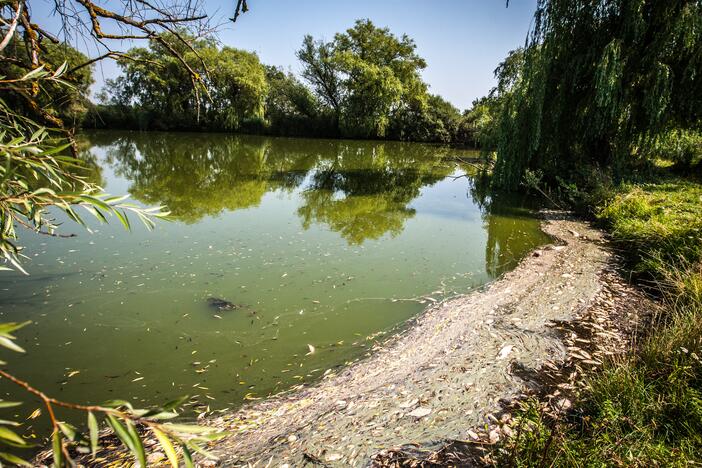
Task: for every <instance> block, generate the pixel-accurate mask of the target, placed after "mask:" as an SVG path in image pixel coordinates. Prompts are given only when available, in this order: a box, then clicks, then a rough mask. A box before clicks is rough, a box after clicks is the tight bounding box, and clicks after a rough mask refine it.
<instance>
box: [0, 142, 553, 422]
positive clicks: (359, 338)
mask: <svg viewBox="0 0 702 468" xmlns="http://www.w3.org/2000/svg"><path fill="white" fill-rule="evenodd" d="M82 146H83V147H84V148H85V150H84V151H83V153H84V154H83V157H84V158H85V159H86V160H88V161H89V164H90V165H91V166H92V167H94V171H93V173H91V175H90V177H92V178H94V180H99V181H101V184H102V186H103V187H104V188H105V190H106V191H107V192H108V193H111V194H122V193H129V194H130V195H131V197H132V199H133V200H135V201H136V202H138V203H140V204H145V205H157V204H163V205H167V206H168V207H169V209H170V210H171V211H172V213H173V218H174V219H173V221H171V222H158V224H157V227H156V229H155V231H153V232H148V231H147V230H146V229H145V228H143V227H142V226H141V225H138V220H136V219H134V220H133V225H134V230H133V231H132V232H125V231H124V230H123V229H122V228H121V226H120V224H119V223H118V222H117V220H114V221H113V222H112V223H111V224H109V225H98V224H94V225H93V226H92V231H93V232H92V233H88V232H85V231H83V230H81V229H80V228H78V227H76V226H74V225H71V224H70V223H66V224H65V225H64V226H63V227H62V230H63V231H62V232H63V233H70V232H75V233H76V234H78V236H77V237H74V238H70V239H55V238H50V237H45V236H38V235H34V234H31V233H30V234H29V235H25V236H24V238H23V239H22V241H23V244H24V245H25V246H26V250H25V254H26V255H28V257H29V260H28V261H27V262H26V268H27V270H28V271H29V273H30V276H23V275H20V274H16V273H3V274H2V276H0V320H2V321H24V320H31V321H32V322H33V324H32V325H30V326H28V327H27V328H25V329H23V330H21V331H20V332H18V336H19V339H18V342H19V343H20V345H22V346H23V347H25V348H26V349H27V353H26V354H24V355H19V354H14V353H11V352H7V351H2V352H0V353H1V354H2V355H0V359H3V360H7V361H9V369H10V370H11V371H12V372H14V373H16V374H17V375H18V376H21V377H22V378H24V379H27V380H29V381H31V382H32V383H33V384H34V385H36V386H37V387H39V388H41V389H43V390H44V391H46V392H47V393H49V394H50V395H54V396H56V397H58V398H61V399H64V400H68V401H76V402H101V401H104V400H107V399H113V398H118V397H119V398H133V399H134V401H135V404H137V405H145V404H158V403H163V402H165V401H167V400H169V399H171V398H173V397H178V396H181V395H186V394H188V395H197V397H196V399H197V400H198V401H200V402H201V403H202V404H203V405H209V406H210V408H211V409H217V408H220V409H221V408H233V407H236V406H239V405H241V404H242V402H244V401H246V399H251V398H262V397H265V396H267V395H270V394H271V393H275V392H278V391H280V390H284V389H286V388H290V387H291V386H293V385H296V384H300V383H303V382H311V381H314V380H315V379H318V378H319V377H320V376H321V375H322V374H323V373H324V372H325V370H327V369H330V368H333V367H335V366H339V365H343V364H344V363H346V362H349V361H352V360H354V359H357V358H359V357H362V356H363V355H364V354H366V353H367V352H368V350H369V349H370V347H371V346H372V345H373V344H374V343H375V342H376V341H377V340H382V339H383V338H384V337H386V336H387V335H388V334H389V333H391V332H393V331H395V330H397V329H399V328H400V327H401V326H402V324H403V323H404V322H406V321H407V319H409V318H411V317H413V316H415V315H416V314H418V313H420V312H421V311H422V310H423V308H424V307H426V305H427V304H428V303H430V302H431V301H432V300H441V299H442V298H444V297H447V296H450V295H454V294H456V293H463V292H467V291H470V290H472V289H475V288H478V287H480V286H482V285H484V284H485V283H487V282H489V281H491V280H493V279H495V278H496V277H498V276H499V275H500V274H502V273H503V272H505V271H507V270H509V269H510V268H512V267H514V266H515V264H516V263H517V262H518V261H519V260H520V259H521V258H522V257H523V256H524V255H525V254H526V253H527V252H528V251H529V250H530V249H532V248H534V247H535V246H537V245H539V244H542V243H544V242H546V241H547V238H546V236H545V235H544V234H543V233H542V232H541V231H540V230H539V229H538V222H537V221H536V220H535V219H534V218H533V216H532V212H531V210H530V209H528V208H527V203H526V201H525V200H520V199H517V200H514V199H499V198H497V199H494V198H490V197H489V196H487V195H486V193H485V188H484V184H481V183H480V182H481V181H480V180H479V179H474V178H471V177H470V176H463V175H464V174H466V173H470V172H472V171H474V168H473V167H472V166H471V165H470V164H465V163H462V162H460V158H465V157H470V156H471V155H470V154H469V153H467V152H466V151H459V150H447V149H441V148H438V147H433V146H427V145H419V144H405V143H395V142H358V141H330V140H306V139H283V138H263V137H248V136H229V135H208V134H182V133H178V134H175V133H117V132H104V133H89V134H87V135H85V136H84V137H83V141H82ZM457 161H458V162H457ZM458 176H461V177H458ZM25 234H26V233H25ZM210 297H217V298H223V299H226V300H228V301H231V302H233V303H235V304H238V305H241V307H240V308H238V309H236V310H232V311H218V310H215V309H214V308H212V307H211V306H210V305H209V304H208V302H207V300H208V298H210ZM427 297H429V298H431V299H426V298H427ZM308 345H311V346H313V347H314V349H315V352H314V353H310V348H309V346H308ZM0 390H1V391H2V393H3V394H4V398H6V399H22V398H24V396H23V394H22V393H21V392H18V391H16V389H15V388H13V387H11V386H10V384H8V383H6V382H5V383H0ZM34 408H35V406H32V405H25V406H24V407H22V409H21V410H20V411H19V412H18V414H21V415H24V416H25V417H26V414H25V413H27V414H29V413H30V412H31V411H32V410H33V409H34Z"/></svg>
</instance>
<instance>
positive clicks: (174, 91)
mask: <svg viewBox="0 0 702 468" xmlns="http://www.w3.org/2000/svg"><path fill="white" fill-rule="evenodd" d="M168 34H174V33H166V35H168ZM177 34H179V35H182V36H184V37H186V39H187V43H188V45H185V44H184V43H181V44H179V45H178V47H179V48H180V49H179V53H180V55H181V57H182V58H184V59H185V61H186V62H187V63H188V64H189V66H190V67H191V68H192V70H195V72H196V73H198V74H199V75H200V76H202V77H203V82H202V84H203V86H201V87H198V86H194V85H193V79H192V76H191V74H190V73H189V71H188V70H187V69H185V68H184V67H183V66H182V63H181V60H180V58H179V57H174V56H173V55H171V54H169V53H168V51H167V50H164V46H163V45H161V44H160V43H158V42H156V41H150V42H149V44H148V46H147V47H140V48H133V49H131V50H130V51H129V54H128V57H125V58H121V59H118V64H119V66H120V69H121V72H122V73H121V75H120V76H119V77H118V78H116V79H111V80H107V82H106V86H105V88H104V89H103V91H102V92H101V93H100V94H99V96H98V97H99V100H100V104H98V105H90V106H87V112H86V113H85V114H84V116H83V121H82V125H84V126H86V127H97V128H131V129H142V130H209V131H226V132H245V133H260V134H272V135H287V136H323V137H348V138H362V139H392V140H405V141H422V142H439V143H452V144H462V145H471V146H473V145H474V144H475V141H473V136H474V134H475V131H474V128H472V122H473V121H472V119H470V118H469V117H468V115H467V113H463V114H462V113H461V112H460V111H459V110H458V109H457V108H456V107H454V106H453V105H452V104H451V103H449V102H447V101H446V100H444V99H443V98H441V97H440V96H437V95H435V94H432V93H430V92H429V86H428V85H427V84H426V83H425V82H424V81H423V80H422V77H421V71H422V70H423V69H424V68H425V67H426V61H425V60H424V59H423V58H422V57H420V56H419V55H418V54H417V52H416V45H415V43H414V41H413V40H412V39H411V38H409V37H408V36H407V35H402V36H399V37H398V36H396V35H395V34H393V33H392V32H390V30H389V29H387V28H380V27H377V26H376V25H374V24H373V23H372V22H371V21H370V20H358V21H356V22H355V24H354V25H353V27H351V28H349V29H348V30H346V31H345V32H342V33H338V34H336V35H335V36H334V38H333V40H331V41H326V42H325V41H322V40H317V39H314V38H313V37H312V36H309V35H308V36H305V37H304V39H303V41H302V45H301V47H300V49H299V50H298V51H297V54H296V55H297V58H298V59H299V61H300V64H301V66H302V72H301V76H300V77H298V76H295V75H294V74H292V73H290V72H286V71H285V70H283V69H281V68H280V67H276V66H270V65H265V64H263V63H261V61H260V60H259V58H258V57H257V56H256V54H254V53H252V52H247V51H243V50H239V49H235V48H232V47H220V46H219V45H218V44H217V43H216V41H215V40H214V39H212V38H209V37H202V38H196V37H193V36H189V35H188V33H187V32H185V31H181V32H179V33H177ZM172 42H175V41H169V43H172ZM88 79H89V77H88Z"/></svg>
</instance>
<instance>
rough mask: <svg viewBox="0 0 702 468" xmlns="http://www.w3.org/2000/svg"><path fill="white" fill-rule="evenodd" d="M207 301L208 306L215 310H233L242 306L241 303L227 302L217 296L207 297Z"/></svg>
mask: <svg viewBox="0 0 702 468" xmlns="http://www.w3.org/2000/svg"><path fill="white" fill-rule="evenodd" d="M207 303H208V304H209V305H210V307H213V308H215V309H217V310H234V309H240V308H241V307H243V306H242V305H241V304H234V303H233V302H229V301H227V300H225V299H220V298H218V297H208V298H207Z"/></svg>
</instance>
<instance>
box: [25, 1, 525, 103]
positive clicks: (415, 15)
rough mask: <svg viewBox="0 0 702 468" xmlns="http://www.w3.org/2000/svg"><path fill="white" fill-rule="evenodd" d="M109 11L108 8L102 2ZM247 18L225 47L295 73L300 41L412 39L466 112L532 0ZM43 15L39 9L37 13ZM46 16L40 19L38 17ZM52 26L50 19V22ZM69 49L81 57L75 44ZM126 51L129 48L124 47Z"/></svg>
mask: <svg viewBox="0 0 702 468" xmlns="http://www.w3.org/2000/svg"><path fill="white" fill-rule="evenodd" d="M106 3H107V4H108V6H109V3H110V2H106ZM235 3H236V0H205V6H206V10H207V11H208V13H210V14H211V15H212V14H213V15H214V16H219V17H220V18H226V17H229V16H231V14H232V12H233V9H234V4H235ZM248 3H249V7H250V11H249V12H248V13H246V14H244V15H242V16H240V17H239V20H238V21H237V23H236V24H232V23H231V22H228V21H225V24H224V25H223V28H222V29H221V31H220V39H221V41H222V43H223V44H225V45H229V46H232V47H237V48H242V49H246V50H252V51H255V52H256V53H257V54H258V55H259V57H260V58H261V60H262V61H263V62H264V63H267V64H271V65H279V66H283V67H284V68H286V69H291V70H292V71H293V72H297V71H298V70H299V64H298V62H297V59H296V58H295V51H296V50H297V49H298V48H299V47H300V44H301V43H302V38H303V36H304V35H305V34H311V35H312V36H314V37H315V38H324V39H331V38H332V37H333V36H334V33H336V32H339V31H343V30H345V29H347V28H349V27H350V26H352V25H353V22H354V21H355V20H356V19H359V18H369V19H370V20H372V21H373V22H374V23H375V24H376V25H378V26H387V27H389V28H390V30H391V31H392V32H393V33H395V34H397V35H400V34H402V33H406V34H407V35H409V36H410V37H412V38H413V39H414V40H415V42H416V44H417V49H418V52H419V54H420V55H421V56H422V57H424V58H425V59H426V61H427V64H428V66H427V68H426V70H425V71H424V79H425V81H426V82H427V83H428V84H429V85H430V87H431V88H430V89H431V91H432V92H433V93H436V94H440V95H441V96H443V97H444V98H446V99H448V100H449V101H451V102H452V103H453V104H454V105H455V106H457V107H459V108H461V109H465V108H468V107H470V105H471V102H472V101H473V99H475V98H477V97H480V96H484V95H485V94H486V93H487V92H488V91H489V90H490V88H491V87H492V86H493V85H494V78H493V70H494V69H495V67H496V66H497V65H498V63H499V62H500V61H501V60H502V59H503V58H504V57H505V56H506V55H507V53H508V52H509V51H510V50H512V49H514V48H516V47H519V46H521V45H523V44H524V39H525V37H526V35H527V32H528V30H529V27H530V25H531V20H532V15H533V13H534V9H535V7H536V0H511V2H510V5H509V8H506V7H505V0H433V1H428V0H423V1H417V0H248ZM50 5H51V2H50V1H49V0H35V2H34V3H33V10H34V11H33V15H34V16H35V18H37V19H41V18H42V17H43V19H46V14H45V13H46V12H48V11H49V7H50ZM41 10H44V11H43V12H42V11H41ZM42 13H44V14H42ZM49 21H50V22H52V20H49ZM75 45H76V46H77V47H78V48H79V49H82V50H83V51H86V52H88V54H89V55H95V54H96V50H94V49H93V50H86V47H85V46H84V44H82V43H81V42H80V41H78V42H77V43H75ZM125 46H128V45H127V44H125ZM116 74H117V67H116V66H115V65H114V64H109V63H106V64H104V65H102V66H100V67H98V68H97V69H96V70H95V78H96V81H97V83H96V86H95V87H96V88H98V89H99V88H100V87H101V86H102V84H103V82H104V78H111V77H114V76H115V75H116Z"/></svg>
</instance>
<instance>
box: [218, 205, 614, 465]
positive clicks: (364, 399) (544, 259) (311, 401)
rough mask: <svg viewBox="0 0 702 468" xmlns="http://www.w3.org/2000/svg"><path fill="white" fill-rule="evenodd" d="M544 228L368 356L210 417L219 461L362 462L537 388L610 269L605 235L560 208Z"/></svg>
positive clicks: (565, 352)
mask: <svg viewBox="0 0 702 468" xmlns="http://www.w3.org/2000/svg"><path fill="white" fill-rule="evenodd" d="M543 229H544V231H545V232H546V233H548V234H550V235H551V236H553V238H554V242H555V244H554V245H549V246H546V247H544V248H542V249H539V250H537V251H535V252H533V253H532V255H530V256H528V257H527V258H525V259H524V260H523V261H522V262H521V263H520V264H519V265H518V266H517V268H515V269H514V270H513V271H511V272H509V273H507V274H505V275H504V276H503V277H502V278H500V279H499V280H497V281H495V282H494V283H492V284H490V285H488V286H487V287H486V288H484V289H483V290H482V291H479V292H476V293H473V294H469V295H465V296H460V297H457V298H454V299H450V300H447V301H445V302H442V303H439V304H436V305H434V306H432V307H430V308H429V309H427V310H426V311H425V312H424V313H423V314H422V315H420V316H419V317H418V318H417V319H415V320H414V323H413V325H412V326H410V327H408V328H407V329H406V331H404V332H403V333H400V334H399V335H397V336H396V337H394V338H392V339H390V340H389V341H387V342H386V343H384V344H383V345H382V346H379V347H378V349H376V350H374V352H373V353H372V355H371V356H370V357H368V358H367V359H365V360H362V361H359V362H358V363H356V364H353V365H351V366H350V367H348V368H346V369H343V370H341V371H340V373H338V374H336V375H333V374H328V375H327V376H326V377H325V378H324V379H323V380H322V381H321V382H320V383H318V384H316V385H314V386H311V387H309V388H305V389H301V390H297V391H294V392H290V393H285V394H282V395H280V396H277V397H274V398H272V399H269V400H266V401H263V402H260V403H258V404H254V405H251V406H247V407H244V408H242V409H241V410H239V411H237V412H235V413H233V414H231V415H224V416H221V417H218V418H213V419H211V420H210V421H209V422H210V423H212V424H214V425H216V426H217V427H221V428H223V429H225V430H229V431H231V432H232V435H231V436H230V437H228V438H226V439H224V440H222V441H219V442H218V443H217V445H216V446H215V447H214V452H215V453H216V454H217V455H218V456H220V462H219V464H220V465H221V466H249V465H256V466H281V465H284V464H288V465H289V466H302V465H304V464H306V463H313V464H314V463H322V464H324V465H331V466H359V465H360V466H363V465H368V464H370V463H371V462H372V457H373V456H374V455H375V454H377V453H378V452H379V451H381V450H383V449H387V448H389V447H397V446H400V445H403V444H408V443H410V444H417V445H419V446H423V447H426V446H428V447H431V446H432V445H434V446H436V445H437V444H440V443H441V441H444V440H447V439H449V440H450V439H470V437H475V433H474V432H473V431H472V430H471V428H475V427H480V426H484V425H485V423H486V421H487V418H488V417H489V416H490V415H491V414H492V413H493V412H498V411H499V410H500V406H501V403H503V402H504V401H509V400H511V399H514V398H515V397H517V396H519V395H520V394H522V393H523V392H524V391H525V389H526V387H528V386H529V385H531V384H533V382H529V381H528V379H525V378H524V375H526V374H528V373H529V371H532V374H533V373H537V374H538V372H540V370H541V369H543V368H544V365H547V366H551V367H554V364H553V363H554V362H555V363H560V364H562V363H564V362H566V360H567V359H568V357H569V346H568V345H569V343H567V342H566V341H565V340H564V339H563V336H562V334H560V333H559V332H558V330H556V329H555V328H558V327H555V325H556V324H558V323H564V322H574V321H577V320H578V319H580V318H581V317H583V315H584V314H585V313H586V312H587V311H588V309H589V308H591V307H592V306H593V305H594V304H595V303H596V302H597V301H598V300H599V299H601V296H602V292H603V289H605V283H606V279H605V278H606V276H607V274H608V272H611V269H612V253H611V252H610V251H609V250H608V248H607V247H606V242H605V241H604V239H603V233H602V232H601V231H599V230H597V229H595V228H593V227H591V226H590V225H588V224H587V223H584V222H582V221H577V220H574V219H571V218H570V217H568V216H567V215H565V214H563V213H559V212H545V213H544V221H543ZM610 276H611V274H610ZM603 330H604V329H603ZM604 331H605V332H607V330H604ZM609 333H610V334H611V338H610V339H609V341H612V340H615V338H616V334H612V332H609ZM571 344H572V343H571ZM584 354H585V355H580V357H581V358H583V361H584V362H585V363H586V364H587V363H588V361H589V363H590V364H591V365H593V366H597V364H599V363H600V361H598V360H597V359H596V358H592V359H589V360H588V359H584V358H585V357H591V356H590V355H589V354H588V353H587V352H585V353H584ZM516 368H519V369H520V372H515V371H514V370H515V369H516Z"/></svg>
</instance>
